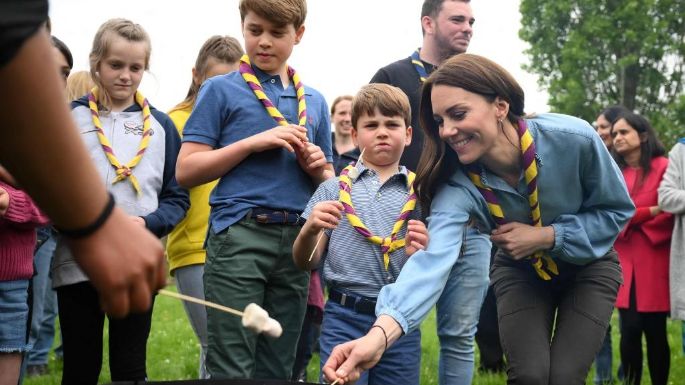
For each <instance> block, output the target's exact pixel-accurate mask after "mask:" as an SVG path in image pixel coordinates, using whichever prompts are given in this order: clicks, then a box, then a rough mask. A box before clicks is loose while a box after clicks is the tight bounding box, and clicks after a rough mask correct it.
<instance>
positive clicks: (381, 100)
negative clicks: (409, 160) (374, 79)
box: [352, 83, 411, 129]
mask: <svg viewBox="0 0 685 385" xmlns="http://www.w3.org/2000/svg"><path fill="white" fill-rule="evenodd" d="M376 108H378V111H380V113H381V114H383V116H388V117H389V116H401V117H402V119H404V125H405V126H406V127H409V126H411V106H410V105H409V98H407V95H406V94H405V93H404V92H403V91H402V90H401V89H399V88H397V87H395V86H391V85H389V84H383V83H372V84H367V85H365V86H364V87H362V88H361V89H360V90H359V92H357V95H355V97H354V99H353V100H352V127H354V128H355V129H357V121H358V120H359V117H360V116H362V115H364V114H366V115H373V114H375V113H376Z"/></svg>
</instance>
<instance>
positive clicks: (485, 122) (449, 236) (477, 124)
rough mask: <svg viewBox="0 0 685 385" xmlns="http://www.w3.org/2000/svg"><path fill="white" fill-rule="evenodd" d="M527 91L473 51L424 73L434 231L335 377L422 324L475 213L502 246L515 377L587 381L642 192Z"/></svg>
mask: <svg viewBox="0 0 685 385" xmlns="http://www.w3.org/2000/svg"><path fill="white" fill-rule="evenodd" d="M523 101H524V95H523V90H522V89H521V87H520V86H519V85H518V84H517V83H516V81H515V80H514V79H513V78H512V77H511V75H510V74H509V73H508V72H506V70H504V69H503V68H502V67H500V66H499V65H497V64H496V63H494V62H492V61H490V60H488V59H485V58H483V57H480V56H476V55H470V54H460V55H457V56H455V57H453V58H451V59H449V60H448V61H446V62H445V63H444V64H443V65H442V66H440V68H439V69H438V70H436V71H435V72H434V73H433V74H432V75H431V76H430V78H429V79H428V80H427V81H426V83H425V84H424V88H423V91H422V99H421V111H420V113H421V121H422V128H423V129H424V130H425V134H426V142H427V144H426V147H425V148H424V151H423V157H422V160H421V162H420V164H419V170H418V186H417V189H418V192H419V197H420V199H421V202H422V204H423V205H424V207H430V216H429V222H428V231H429V234H430V237H431V241H430V243H429V244H428V248H427V249H426V250H424V251H420V252H417V253H416V254H414V255H413V256H412V258H410V260H409V261H408V262H407V264H406V265H405V267H404V270H403V271H402V273H401V274H400V277H399V279H398V280H397V282H396V283H394V284H391V285H388V286H386V287H384V288H383V290H382V291H381V293H380V296H379V298H378V305H377V307H376V314H377V315H378V316H379V318H378V320H377V321H376V323H375V325H378V327H376V326H375V325H374V327H373V328H372V329H371V330H370V331H369V333H368V334H367V335H366V336H365V337H362V338H361V339H359V340H355V341H351V342H348V343H346V344H343V345H341V346H339V347H337V348H336V350H335V351H334V352H333V354H332V355H331V358H330V359H329V360H328V362H327V363H326V364H325V366H324V373H325V375H326V377H327V378H328V379H329V380H334V379H338V378H341V381H340V382H339V383H345V382H349V381H352V380H354V379H355V378H356V377H357V376H358V374H359V372H360V371H361V370H363V369H364V368H368V367H370V366H372V365H373V364H374V363H375V362H376V361H377V359H378V358H379V357H380V356H381V355H382V353H383V351H384V349H385V347H386V346H387V345H389V344H391V343H392V342H394V341H395V340H396V339H397V338H399V337H400V336H401V335H402V333H406V332H408V331H410V330H413V329H414V328H416V327H418V326H419V323H420V322H421V320H422V319H423V318H424V317H425V316H426V314H427V313H428V311H429V310H430V308H431V306H432V304H433V303H434V301H435V300H436V298H437V297H438V296H439V295H440V293H441V291H442V289H443V286H444V283H445V280H446V277H447V276H448V274H449V271H450V268H451V267H452V265H453V264H454V263H455V262H456V260H457V258H458V255H459V253H458V251H459V249H460V247H461V245H462V242H461V240H462V234H463V232H464V231H465V229H466V226H467V224H468V223H469V221H474V222H475V223H476V224H477V226H478V227H479V228H480V229H481V231H483V232H487V233H490V239H491V241H492V242H493V244H494V245H495V246H497V247H498V248H499V251H498V253H497V255H496V256H495V260H494V263H493V266H492V270H491V277H490V278H491V282H492V284H493V285H494V288H495V294H496V296H497V311H498V314H499V321H500V336H501V339H502V345H503V347H504V351H505V354H506V357H507V361H508V365H509V369H508V376H509V383H517V384H529V383H530V384H557V383H563V384H582V383H584V381H585V377H586V376H587V373H588V371H589V369H590V366H591V364H592V361H593V358H594V354H595V353H596V352H597V350H598V349H599V347H600V344H601V342H602V338H603V337H604V333H605V331H606V328H607V325H608V324H609V320H610V316H611V311H612V307H613V304H614V300H615V299H616V293H617V291H618V287H619V284H620V282H621V270H620V267H619V264H618V259H617V256H616V253H615V252H614V250H613V248H612V245H613V243H614V240H615V239H616V236H617V234H618V233H619V231H620V230H621V229H622V228H623V226H624V225H625V224H626V223H627V222H628V220H629V219H630V217H631V216H632V215H633V212H634V206H633V204H632V202H631V200H630V197H629V195H628V192H627V191H626V187H625V184H624V182H623V178H622V176H621V172H620V170H619V169H618V168H617V166H616V164H615V163H614V162H613V161H612V159H611V157H610V156H609V153H608V152H607V151H606V148H605V147H604V144H603V143H602V141H601V139H600V138H599V136H598V135H597V134H596V133H595V132H594V131H593V129H592V127H591V126H590V125H589V124H588V123H587V122H584V121H582V120H580V119H576V118H573V117H570V116H565V115H558V114H542V115H539V116H532V117H524V112H523V110H524V103H523ZM522 147H523V150H522ZM524 170H525V172H524ZM475 183H477V184H478V185H479V186H480V187H477V186H476V184H475ZM532 218H536V219H537V223H535V224H534V220H533V219H532Z"/></svg>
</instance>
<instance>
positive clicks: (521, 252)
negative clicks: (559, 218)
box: [490, 222, 554, 260]
mask: <svg viewBox="0 0 685 385" xmlns="http://www.w3.org/2000/svg"><path fill="white" fill-rule="evenodd" d="M490 240H491V241H492V243H494V244H495V246H497V247H499V248H500V249H501V250H502V251H504V252H505V253H506V254H507V255H509V256H511V257H512V258H514V259H516V260H519V259H522V258H526V257H528V256H530V255H533V254H534V253H535V252H536V251H538V250H548V249H551V248H552V247H554V228H553V227H552V226H544V227H535V226H531V225H526V224H523V223H519V222H510V223H505V224H503V225H501V226H499V227H498V228H496V229H495V230H493V231H492V233H491V235H490Z"/></svg>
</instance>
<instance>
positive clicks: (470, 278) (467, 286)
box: [436, 229, 490, 385]
mask: <svg viewBox="0 0 685 385" xmlns="http://www.w3.org/2000/svg"><path fill="white" fill-rule="evenodd" d="M467 231H468V233H467V235H466V240H465V241H464V253H463V255H462V256H460V257H459V259H458V260H457V263H456V264H455V265H454V266H453V267H452V271H451V272H450V275H449V277H448V278H447V283H446V284H445V289H444V290H443V292H442V295H441V296H440V299H438V302H437V304H436V308H437V329H438V338H439V340H440V360H439V364H438V372H439V383H440V385H469V384H471V382H472V380H473V368H474V337H475V335H476V329H477V325H478V317H479V315H480V308H481V305H482V304H483V300H484V299H485V294H486V293H487V291H488V283H489V278H488V271H489V267H490V242H489V241H488V239H487V238H486V237H484V236H479V235H477V233H476V232H475V230H472V229H469V230H467Z"/></svg>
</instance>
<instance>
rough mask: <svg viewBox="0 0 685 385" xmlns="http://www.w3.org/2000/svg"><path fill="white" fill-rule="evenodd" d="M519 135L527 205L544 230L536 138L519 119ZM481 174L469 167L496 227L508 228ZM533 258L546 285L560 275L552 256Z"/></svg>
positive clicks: (479, 169) (538, 254)
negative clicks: (553, 277) (534, 138)
mask: <svg viewBox="0 0 685 385" xmlns="http://www.w3.org/2000/svg"><path fill="white" fill-rule="evenodd" d="M517 133H518V135H519V140H520V141H521V157H522V160H523V170H524V175H525V178H526V184H527V185H528V204H529V205H530V213H531V218H532V221H533V223H532V224H533V226H535V227H542V218H541V216H540V203H539V202H538V184H537V175H538V167H537V160H536V159H535V142H533V137H532V136H531V134H530V131H528V127H527V125H526V122H525V121H524V120H523V119H519V121H518V130H517ZM482 171H483V170H482V166H480V165H478V164H476V163H472V164H471V165H469V166H468V174H469V178H470V179H471V181H472V182H473V184H474V185H476V187H478V191H480V193H481V195H483V198H485V201H486V202H487V204H488V209H489V210H490V214H491V215H492V217H493V219H494V220H495V223H497V224H498V225H502V224H505V223H507V221H506V219H505V218H504V211H502V206H500V204H499V202H498V200H497V196H496V195H495V193H494V192H493V191H492V189H491V188H490V187H487V186H486V185H485V184H483V182H482V181H481V178H480V174H481V172H482ZM530 258H531V259H532V260H533V267H535V272H536V273H537V274H538V276H540V278H542V279H544V280H545V281H549V280H550V279H552V276H551V275H550V274H553V275H558V274H559V270H558V268H557V264H556V263H555V262H554V260H553V259H552V258H551V257H550V256H548V255H545V254H544V253H543V252H542V251H541V250H540V251H536V252H535V254H533V255H532V256H530Z"/></svg>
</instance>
